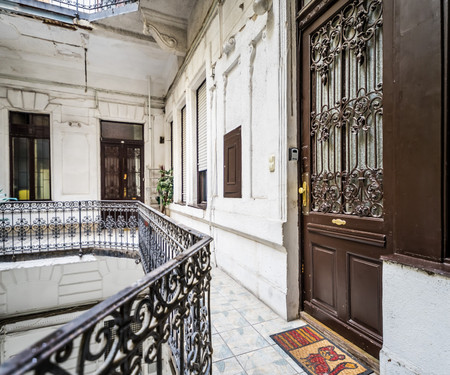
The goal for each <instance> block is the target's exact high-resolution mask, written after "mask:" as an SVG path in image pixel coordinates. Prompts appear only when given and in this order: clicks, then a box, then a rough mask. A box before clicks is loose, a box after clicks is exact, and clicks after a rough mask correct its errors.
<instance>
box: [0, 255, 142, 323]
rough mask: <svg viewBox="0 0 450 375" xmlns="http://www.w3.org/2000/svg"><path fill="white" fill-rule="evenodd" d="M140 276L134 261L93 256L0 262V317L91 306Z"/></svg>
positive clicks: (138, 266)
mask: <svg viewBox="0 0 450 375" xmlns="http://www.w3.org/2000/svg"><path fill="white" fill-rule="evenodd" d="M143 276H144V271H143V269H142V264H136V262H135V260H134V259H127V258H114V257H103V256H94V255H83V257H81V258H80V257H78V256H67V257H63V258H49V259H38V260H29V261H22V262H13V263H9V262H3V263H0V316H1V317H2V318H3V319H4V318H7V317H12V316H16V317H17V316H19V315H26V314H31V313H39V312H45V311H49V310H54V309H59V308H64V307H73V306H77V305H83V304H89V303H95V302H99V301H102V300H104V299H105V298H107V297H110V296H112V295H114V294H116V293H118V292H119V291H121V290H122V289H123V288H125V287H127V286H130V285H131V284H132V283H134V282H135V281H136V280H139V279H140V278H142V277H143Z"/></svg>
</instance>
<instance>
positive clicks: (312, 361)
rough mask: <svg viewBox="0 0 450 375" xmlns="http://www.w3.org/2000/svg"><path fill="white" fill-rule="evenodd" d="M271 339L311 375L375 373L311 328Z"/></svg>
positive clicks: (364, 374)
mask: <svg viewBox="0 0 450 375" xmlns="http://www.w3.org/2000/svg"><path fill="white" fill-rule="evenodd" d="M270 337H272V339H273V340H274V341H275V342H276V343H277V344H278V345H279V346H280V347H281V348H282V349H283V350H284V351H285V352H286V353H287V354H289V356H290V357H291V358H292V359H293V360H294V361H295V362H297V363H298V364H299V365H300V366H301V367H302V368H303V369H304V370H305V371H306V372H307V373H308V374H310V375H337V374H340V375H368V374H372V373H373V371H372V370H370V369H369V368H367V367H365V366H363V365H362V364H361V363H359V362H358V361H357V360H355V359H354V358H353V357H351V356H350V355H349V354H348V353H347V352H345V351H344V350H342V349H341V348H339V347H338V346H337V345H335V344H333V342H331V341H330V340H328V339H327V338H325V337H323V336H322V335H321V334H320V333H319V332H317V331H316V330H315V329H313V328H311V327H310V326H309V325H305V326H303V327H300V328H296V329H291V330H289V331H286V332H281V333H277V334H275V335H271V336H270Z"/></svg>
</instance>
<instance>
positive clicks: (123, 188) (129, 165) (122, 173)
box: [101, 141, 144, 201]
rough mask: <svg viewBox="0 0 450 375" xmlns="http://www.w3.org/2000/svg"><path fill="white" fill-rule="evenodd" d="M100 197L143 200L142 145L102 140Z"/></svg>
mask: <svg viewBox="0 0 450 375" xmlns="http://www.w3.org/2000/svg"><path fill="white" fill-rule="evenodd" d="M101 147H102V150H101V152H102V155H101V176H102V199H105V200H130V199H137V200H140V201H143V199H144V195H143V186H144V184H143V181H144V178H143V177H144V174H143V161H144V159H143V146H142V145H136V144H132V143H128V142H125V141H121V142H102V146H101Z"/></svg>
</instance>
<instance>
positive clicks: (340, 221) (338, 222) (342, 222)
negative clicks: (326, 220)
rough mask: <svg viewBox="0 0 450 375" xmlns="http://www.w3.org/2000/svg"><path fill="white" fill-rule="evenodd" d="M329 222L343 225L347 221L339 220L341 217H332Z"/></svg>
mask: <svg viewBox="0 0 450 375" xmlns="http://www.w3.org/2000/svg"><path fill="white" fill-rule="evenodd" d="M331 222H332V223H333V224H336V225H345V224H347V222H346V221H345V220H341V219H333V220H331Z"/></svg>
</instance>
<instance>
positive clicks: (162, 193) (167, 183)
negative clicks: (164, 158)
mask: <svg viewBox="0 0 450 375" xmlns="http://www.w3.org/2000/svg"><path fill="white" fill-rule="evenodd" d="M159 172H160V173H161V177H160V178H159V180H158V184H157V185H156V190H157V192H158V195H159V196H158V197H157V198H159V200H158V199H157V201H158V203H159V206H160V207H161V212H162V213H165V212H166V207H167V206H168V205H169V204H170V203H172V202H173V175H172V169H169V170H167V171H166V170H164V169H163V168H161V170H160V171H159Z"/></svg>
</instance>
